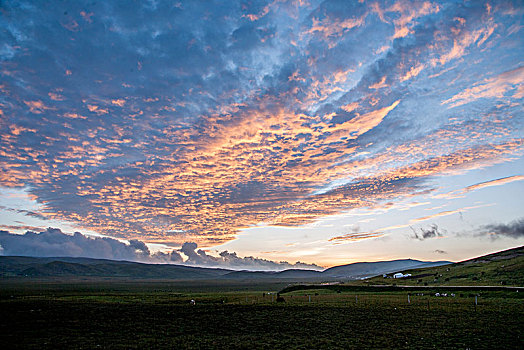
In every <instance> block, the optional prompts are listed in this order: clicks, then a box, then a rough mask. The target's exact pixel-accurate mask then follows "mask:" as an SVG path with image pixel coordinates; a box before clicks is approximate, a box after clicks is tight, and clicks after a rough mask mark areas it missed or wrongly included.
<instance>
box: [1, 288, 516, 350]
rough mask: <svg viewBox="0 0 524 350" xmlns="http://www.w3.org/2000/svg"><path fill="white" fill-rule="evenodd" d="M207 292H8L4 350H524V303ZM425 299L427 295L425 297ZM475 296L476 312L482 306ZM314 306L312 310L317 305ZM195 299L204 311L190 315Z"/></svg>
mask: <svg viewBox="0 0 524 350" xmlns="http://www.w3.org/2000/svg"><path fill="white" fill-rule="evenodd" d="M247 283H248V282H245V285H244V287H245V288H244V290H243V291H233V290H235V289H238V288H239V286H238V285H235V286H228V285H227V284H222V285H220V286H217V285H213V284H207V285H206V283H201V284H200V286H201V287H200V290H199V291H198V292H194V291H191V288H188V287H187V284H185V283H168V282H160V281H159V282H129V283H124V282H119V283H117V284H114V285H113V284H111V283H110V282H108V281H101V282H99V283H97V282H95V281H88V282H84V283H83V284H76V287H75V284H60V283H47V284H44V285H40V284H34V283H31V282H26V283H25V285H24V283H19V284H18V285H17V286H15V287H14V286H13V284H12V283H8V284H2V283H0V310H1V313H2V317H0V348H2V349H56V348H70V349H81V348H82V349H98V348H103V349H143V348H170V349H173V348H176V349H204V348H231V349H247V348H249V349H281V348H284V349H288V348H289V349H323V348H324V349H329V348H334V349H335V348H339V349H352V348H353V349H361V348H375V349H378V348H380V349H467V348H469V349H522V348H523V345H524V338H523V335H522V329H524V304H523V302H524V299H523V298H522V297H524V293H522V292H516V291H511V292H509V291H498V292H479V293H476V292H474V291H469V292H467V293H463V295H460V294H457V295H456V297H454V298H452V297H447V298H442V297H440V298H438V297H435V296H433V295H430V294H429V293H425V295H423V296H422V295H416V294H412V295H411V296H410V303H408V302H407V293H406V292H389V291H386V292H365V291H359V292H358V293H355V292H340V293H337V292H336V291H333V290H324V289H321V290H308V291H295V292H291V293H288V294H285V295H283V297H284V299H285V301H284V302H278V303H277V302H276V299H277V297H276V295H275V294H265V293H267V292H274V291H276V290H278V289H279V288H280V287H281V285H280V284H279V283H278V282H275V283H269V284H268V285H266V288H267V289H266V290H264V289H263V287H264V286H263V285H261V284H259V285H256V286H255V287H254V289H256V290H250V288H248V285H247ZM419 294H420V293H419ZM474 295H477V301H478V305H476V306H475V304H474ZM310 297H311V302H310V301H309V300H310ZM191 299H193V300H195V301H196V305H190V303H189V301H190V300H191Z"/></svg>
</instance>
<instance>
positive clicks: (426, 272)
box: [355, 246, 524, 286]
mask: <svg viewBox="0 0 524 350" xmlns="http://www.w3.org/2000/svg"><path fill="white" fill-rule="evenodd" d="M396 272H402V273H403V274H411V276H410V277H404V278H396V279H393V278H391V277H392V274H390V275H388V276H387V277H386V278H384V277H382V276H377V277H373V278H370V279H367V280H365V281H359V282H355V283H357V284H367V285H383V284H387V285H392V284H396V285H399V286H402V285H406V286H436V285H439V286H472V285H477V286H500V285H507V286H524V246H521V247H518V248H513V249H508V250H504V251H501V252H497V253H493V254H489V255H485V256H481V257H478V258H474V259H469V260H465V261H461V262H458V263H455V264H450V265H444V266H438V267H429V268H421V269H412V270H402V271H396Z"/></svg>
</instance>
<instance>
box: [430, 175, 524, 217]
mask: <svg viewBox="0 0 524 350" xmlns="http://www.w3.org/2000/svg"><path fill="white" fill-rule="evenodd" d="M522 180H524V176H523V175H513V176H506V177H501V178H499V179H494V180H489V181H484V182H479V183H477V184H474V185H470V186H467V187H464V188H463V189H461V190H456V191H451V192H448V193H442V194H438V195H435V196H434V197H435V198H448V199H451V198H457V197H460V196H461V195H463V194H465V193H468V192H471V191H476V190H479V189H482V188H486V187H492V186H501V185H505V184H508V183H511V182H514V181H522ZM468 209H471V208H468Z"/></svg>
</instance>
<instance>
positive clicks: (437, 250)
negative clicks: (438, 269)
mask: <svg viewBox="0 0 524 350" xmlns="http://www.w3.org/2000/svg"><path fill="white" fill-rule="evenodd" d="M434 252H435V253H437V254H447V253H448V252H446V251H445V250H441V249H435V250H434Z"/></svg>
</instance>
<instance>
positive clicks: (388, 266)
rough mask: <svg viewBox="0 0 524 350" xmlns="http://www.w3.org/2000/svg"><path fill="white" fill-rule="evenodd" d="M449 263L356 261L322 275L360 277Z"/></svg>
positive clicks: (410, 260) (448, 262)
mask: <svg viewBox="0 0 524 350" xmlns="http://www.w3.org/2000/svg"><path fill="white" fill-rule="evenodd" d="M447 264H451V262H450V261H433V262H430V261H419V260H412V259H403V260H393V261H376V262H358V263H353V264H348V265H341V266H335V267H331V268H329V269H327V270H324V272H322V274H323V275H324V276H329V277H334V278H343V279H362V278H367V277H372V276H377V275H382V274H387V273H391V272H397V271H400V270H405V269H416V268H422V267H430V266H441V265H447Z"/></svg>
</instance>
